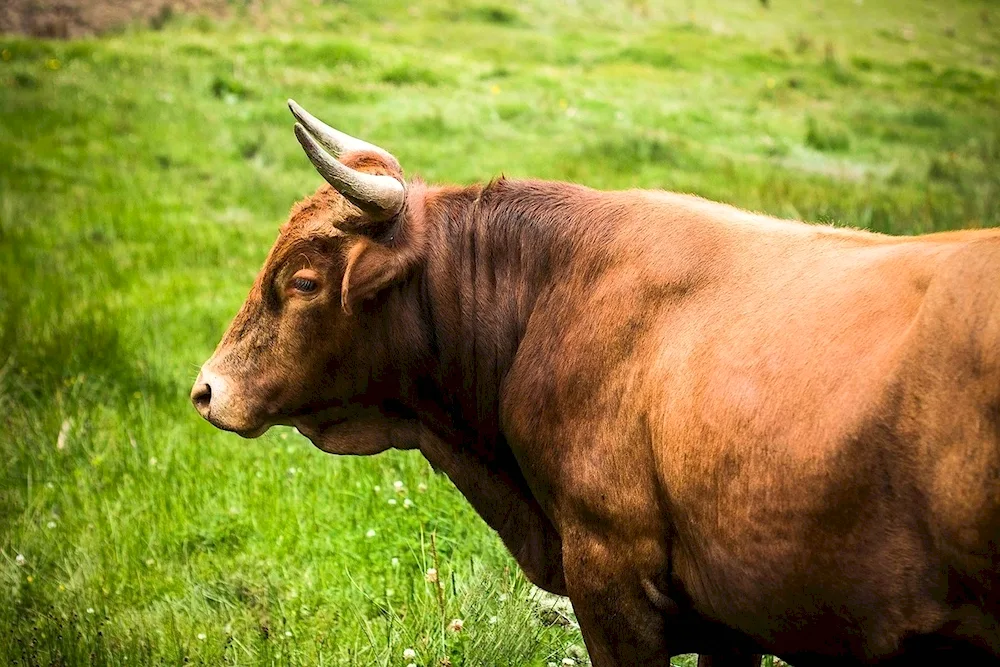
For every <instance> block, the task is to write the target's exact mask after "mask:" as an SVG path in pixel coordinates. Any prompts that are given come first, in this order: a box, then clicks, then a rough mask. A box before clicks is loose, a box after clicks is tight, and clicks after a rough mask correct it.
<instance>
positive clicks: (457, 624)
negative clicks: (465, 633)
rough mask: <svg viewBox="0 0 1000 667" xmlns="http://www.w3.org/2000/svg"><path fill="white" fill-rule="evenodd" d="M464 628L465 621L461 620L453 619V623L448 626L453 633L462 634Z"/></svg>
mask: <svg viewBox="0 0 1000 667" xmlns="http://www.w3.org/2000/svg"><path fill="white" fill-rule="evenodd" d="M464 626H465V621H463V620H462V619H460V618H453V619H451V623H449V624H448V629H449V630H451V631H452V632H461V631H462V628H463V627H464Z"/></svg>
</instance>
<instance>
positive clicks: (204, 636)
mask: <svg viewBox="0 0 1000 667" xmlns="http://www.w3.org/2000/svg"><path fill="white" fill-rule="evenodd" d="M206 639H208V635H206V634H205V633H204V632H199V633H198V641H201V642H203V641H205V640H206Z"/></svg>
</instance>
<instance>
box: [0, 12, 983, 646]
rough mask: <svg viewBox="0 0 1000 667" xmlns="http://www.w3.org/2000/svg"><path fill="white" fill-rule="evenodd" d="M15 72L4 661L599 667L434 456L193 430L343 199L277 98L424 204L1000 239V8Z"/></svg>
mask: <svg viewBox="0 0 1000 667" xmlns="http://www.w3.org/2000/svg"><path fill="white" fill-rule="evenodd" d="M0 56H2V59H0V663H2V664H13V663H14V662H15V661H16V662H17V664H57V665H77V664H91V663H92V664H115V665H124V664H129V665H134V664H183V663H185V662H190V663H202V664H219V663H220V662H225V663H227V664H228V663H233V664H266V665H271V664H279V665H299V664H302V665H309V664H326V665H333V664H357V665H372V664H374V665H405V664H407V663H408V662H414V663H416V664H417V665H442V664H445V663H443V662H442V659H443V658H446V657H447V658H448V660H450V662H451V664H452V665H543V666H544V665H546V664H547V663H556V664H560V665H561V664H562V663H563V660H564V659H567V660H572V661H576V662H577V663H582V662H584V661H585V659H584V658H583V657H582V654H581V652H580V647H581V646H582V641H581V639H580V636H579V633H578V630H576V629H575V627H574V625H573V624H572V621H571V619H566V618H565V617H564V616H563V615H562V614H561V613H560V612H558V611H553V610H552V609H550V607H551V602H550V601H548V600H544V599H540V598H539V597H538V596H537V595H535V594H534V593H533V592H532V591H531V589H530V587H529V586H528V585H527V584H526V582H525V581H524V579H523V577H522V576H521V575H520V574H519V573H518V571H517V568H516V566H515V564H514V562H513V560H512V559H511V558H510V557H509V556H508V555H507V554H506V552H505V551H504V549H503V547H502V545H501V543H500V541H499V540H498V539H497V538H496V536H495V535H494V534H493V533H492V532H491V531H490V530H489V529H488V528H487V527H486V526H485V524H483V523H482V521H480V520H479V519H478V517H477V516H476V515H475V513H474V512H473V511H472V509H471V508H470V507H469V506H468V504H467V503H466V502H465V500H464V499H463V498H462V497H461V495H460V494H459V493H458V492H457V491H455V490H454V488H453V487H452V486H451V484H450V482H449V481H448V480H447V478H446V477H443V476H440V475H436V474H434V473H433V471H432V470H430V469H429V467H428V466H427V464H426V463H425V462H424V461H423V460H422V459H421V458H420V457H419V456H418V455H415V454H413V453H389V454H386V455H382V456H378V457H375V458H372V459H365V460H362V459H352V458H333V457H330V456H327V455H325V454H323V453H321V452H319V451H318V450H315V449H313V448H312V446H311V445H310V444H309V443H308V442H307V441H305V440H304V439H303V438H301V437H299V436H298V435H297V434H295V433H294V432H293V431H290V430H288V429H272V431H271V432H270V433H268V434H267V435H265V436H264V437H262V438H260V439H258V440H253V441H247V440H241V439H240V438H238V437H237V436H235V435H231V434H226V433H221V432H218V431H215V430H214V429H213V428H212V427H211V426H209V425H208V424H207V423H204V422H203V421H202V420H201V419H200V418H199V417H198V416H197V414H196V413H195V411H194V410H193V409H192V408H191V406H190V405H189V403H188V400H187V394H188V391H189V388H190V384H191V381H192V380H193V379H194V376H195V374H196V372H197V368H198V366H199V365H200V364H201V362H202V361H203V360H204V359H206V358H207V357H208V355H209V354H210V353H211V351H212V349H213V347H214V345H215V343H216V341H217V340H218V338H219V336H220V335H221V333H222V332H223V331H224V329H225V327H226V324H227V322H228V320H229V318H230V317H232V315H233V314H234V313H235V312H236V310H237V308H238V307H239V305H240V303H241V301H242V299H243V297H244V296H245V294H246V292H247V290H248V289H249V287H250V284H251V282H252V280H253V277H254V275H255V272H256V270H257V269H258V268H259V266H260V264H261V262H262V261H263V258H264V256H265V254H266V252H267V250H268V248H269V246H270V244H271V242H272V241H273V239H274V237H275V235H276V232H277V228H278V225H279V224H280V223H281V222H282V221H283V219H284V217H285V215H286V214H287V212H288V210H289V208H290V206H291V205H292V203H293V202H295V201H296V200H297V199H299V198H301V197H303V196H305V195H307V194H309V193H311V192H312V191H313V190H314V189H315V188H316V187H317V185H318V184H319V183H320V178H319V177H318V176H317V175H316V173H315V172H314V171H313V169H312V167H311V166H310V165H309V163H308V161H307V160H306V158H305V157H304V156H303V155H302V153H301V150H300V148H299V146H298V144H297V142H296V141H295V139H294V137H293V135H292V132H291V126H292V120H291V117H290V115H289V114H288V112H287V110H286V109H285V98H287V97H294V98H296V99H297V100H298V101H299V102H301V103H302V104H303V105H304V106H306V107H307V108H308V109H310V110H311V111H313V112H314V113H316V114H317V115H319V116H320V117H322V118H324V119H325V120H327V121H328V122H330V123H331V124H333V125H336V126H337V127H339V128H342V129H343V130H345V131H347V132H350V133H353V134H356V135H358V136H360V137H363V138H365V139H368V140H370V141H374V142H376V143H379V144H381V145H383V146H385V147H386V148H388V149H389V150H391V151H392V152H394V153H395V154H396V155H397V156H398V157H399V158H400V161H401V162H402V164H403V165H404V167H405V168H406V169H407V171H408V173H409V174H411V175H419V176H421V177H422V178H424V179H425V180H428V181H431V182H459V183H469V182H473V181H481V180H487V179H490V178H492V177H494V176H497V175H499V174H501V173H503V174H505V175H507V176H508V177H528V176H531V177H542V178H551V179H563V180H571V181H576V182H580V183H585V184H588V185H591V186H594V187H599V188H629V187H646V188H664V189H669V190H678V191H686V192H694V193H697V194H700V195H703V196H705V197H709V198H711V199H716V200H720V201H724V202H729V203H732V204H735V205H738V206H742V207H746V208H749V209H753V210H758V211H765V212H768V213H771V214H774V215H777V216H782V217H795V218H803V219H807V220H811V221H818V222H824V223H833V224H842V225H852V226H860V227H869V228H871V229H874V230H878V231H880V232H887V233H892V234H914V233H923V232H932V231H936V230H944V229H957V228H963V227H982V226H993V225H997V224H1000V169H998V167H1000V93H998V59H1000V7H997V6H995V5H994V3H992V2H989V1H986V0H982V1H975V0H951V1H949V2H943V1H938V0H882V1H876V0H863V1H862V0H830V1H829V2H791V1H788V0H772V1H771V2H770V8H765V7H763V6H762V4H761V3H760V2H759V1H758V0H711V1H701V0H687V1H679V2H671V3H667V2H653V1H649V2H642V1H633V2H625V1H621V0H608V1H604V0H575V1H573V0H554V1H552V2H548V1H546V0H522V1H521V2H516V3H506V2H496V3H495V4H485V3H477V4H466V3H460V2H455V1H451V0H434V1H433V2H423V3H421V2H403V1H398V0H393V1H377V0H345V1H340V2H330V1H317V2H311V1H310V2H301V3H293V2H282V3H268V4H266V5H265V6H264V7H263V8H262V7H260V6H258V5H257V4H253V5H251V6H249V7H248V6H245V5H244V4H243V3H239V2H233V4H232V5H231V6H230V7H229V11H228V12H227V13H226V14H225V15H224V16H221V17H219V16H216V17H214V18H207V17H204V16H200V17H199V16H184V15H169V14H164V15H161V16H160V17H159V18H158V19H157V20H156V21H155V22H154V25H153V26H144V27H138V26H134V27H129V28H125V29H123V30H122V31H120V32H118V33H116V34H112V35H105V36H102V37H100V38H92V39H85V40H80V41H73V42H57V41H46V40H39V39H28V38H21V37H15V36H0ZM397 481H398V482H401V484H402V488H400V489H399V490H397V489H396V488H395V487H394V483H395V482H397ZM407 501H408V502H407ZM394 559H395V560H394ZM428 568H436V569H437V571H438V583H437V584H435V583H433V582H430V581H428V580H427V579H428V577H427V575H426V571H427V569H428ZM452 619H462V621H463V627H462V629H461V631H457V632H456V631H454V630H450V629H448V625H449V624H450V623H451V621H452ZM406 648H412V649H413V650H414V651H415V653H416V658H414V659H413V660H409V659H404V656H403V652H404V650H405V649H406ZM684 660H688V661H689V660H690V658H686V659H684Z"/></svg>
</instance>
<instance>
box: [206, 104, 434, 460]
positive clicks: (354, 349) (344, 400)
mask: <svg viewBox="0 0 1000 667" xmlns="http://www.w3.org/2000/svg"><path fill="white" fill-rule="evenodd" d="M289 107H290V108H291V110H292V113H293V114H294V115H295V118H296V120H297V121H298V123H296V125H295V136H296V137H297V138H298V140H299V143H301V144H302V147H303V148H304V149H305V152H306V154H307V155H308V156H309V159H310V160H311V161H312V163H313V165H314V166H315V167H316V169H317V170H318V171H319V173H320V174H321V175H322V176H323V178H324V179H326V181H327V183H328V184H329V187H328V186H323V187H322V188H320V189H319V190H318V191H317V192H316V194H314V195H313V196H312V197H311V198H309V199H308V200H306V201H305V202H302V203H300V204H298V205H297V206H296V207H295V208H294V209H293V210H292V213H291V215H290V217H289V220H288V221H287V222H286V223H285V225H284V226H282V228H281V231H280V233H279V236H278V239H277V241H276V242H275V244H274V246H273V247H272V248H271V251H270V253H269V254H268V257H267V260H266V262H265V263H264V267H263V268H262V269H261V271H260V274H259V275H258V276H257V279H256V281H255V283H254V285H253V288H252V289H251V291H250V294H249V296H248V297H247V300H246V302H245V303H244V304H243V307H242V308H241V309H240V311H239V313H238V314H237V315H236V318H235V319H234V320H233V322H232V324H230V326H229V330H228V331H226V333H225V335H224V336H223V338H222V341H221V342H220V343H219V346H218V348H217V349H216V350H215V353H214V354H213V355H212V357H211V358H210V359H209V360H208V361H207V362H205V364H204V366H202V369H201V373H200V374H199V375H198V379H197V380H196V381H195V383H194V388H193V389H192V391H191V400H192V402H193V403H194V405H195V407H196V408H197V410H198V412H199V413H200V414H201V416H202V417H204V418H205V419H207V420H208V421H209V422H211V423H212V424H214V425H215V426H217V427H219V428H221V429H225V430H228V431H234V432H236V433H239V434H240V435H242V436H244V437H256V436H258V435H260V434H262V433H264V431H266V430H267V429H268V428H269V427H270V426H272V425H274V424H292V425H295V426H297V427H298V428H299V430H300V431H302V432H303V433H304V434H306V435H307V436H309V437H310V438H311V439H312V440H313V442H314V443H316V444H317V445H318V446H320V447H321V448H323V449H326V450H327V451H331V452H334V453H358V454H360V453H374V452H376V451H380V450H382V449H385V448H386V447H387V446H388V443H389V442H390V441H391V440H392V438H391V437H385V436H384V434H382V435H380V434H379V428H383V429H384V428H389V426H378V424H382V423H383V422H386V421H387V419H388V420H389V421H391V417H389V418H387V417H386V410H385V406H384V405H383V404H382V403H383V400H382V398H383V397H382V396H380V395H377V394H378V392H379V391H384V390H385V387H384V386H381V387H380V386H379V382H380V381H381V380H380V379H381V378H385V377H386V376H387V375H392V374H393V373H392V372H391V371H392V368H391V360H390V359H389V358H388V355H389V352H388V351H387V350H386V349H384V348H380V347H379V346H378V345H375V344H373V342H372V339H373V338H374V337H377V335H376V332H375V331H373V327H377V326H378V325H377V324H373V322H371V321H368V320H366V319H365V318H360V317H357V316H353V315H352V309H353V308H356V307H357V305H358V304H360V303H361V302H363V301H364V300H366V299H368V298H370V297H372V296H373V295H375V294H377V293H379V292H381V291H383V290H384V288H386V287H387V286H388V285H390V284H392V283H394V282H396V281H399V280H401V279H402V278H403V277H404V276H406V275H408V274H409V273H410V271H411V269H412V268H413V265H414V263H415V261H416V255H417V253H418V250H417V248H419V246H420V242H419V238H417V237H419V236H420V233H419V231H418V230H416V229H414V228H413V226H412V225H402V224H401V221H402V220H403V219H404V218H405V217H406V201H407V192H406V186H405V183H404V181H403V174H402V169H401V168H400V166H399V162H397V160H396V159H395V158H394V157H393V156H392V155H390V154H389V153H388V152H386V151H385V150H383V149H381V148H379V147H377V146H373V145H371V144H369V143H366V142H364V141H361V140H359V139H355V138H354V137H350V136H348V135H346V134H343V133H342V132H339V131H337V130H335V129H333V128H331V127H329V126H327V125H325V124H324V123H322V122H321V121H319V120H317V119H316V118H314V117H313V116H312V115H310V114H309V113H308V112H306V111H305V110H304V109H302V108H301V107H300V106H298V105H297V104H296V103H295V102H292V101H289ZM338 158H339V159H338ZM373 425H374V429H373ZM373 432H374V435H373Z"/></svg>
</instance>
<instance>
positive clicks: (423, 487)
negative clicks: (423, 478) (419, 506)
mask: <svg viewBox="0 0 1000 667" xmlns="http://www.w3.org/2000/svg"><path fill="white" fill-rule="evenodd" d="M417 491H419V492H420V493H425V492H426V491H427V485H426V484H424V483H423V482H420V484H417Z"/></svg>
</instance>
